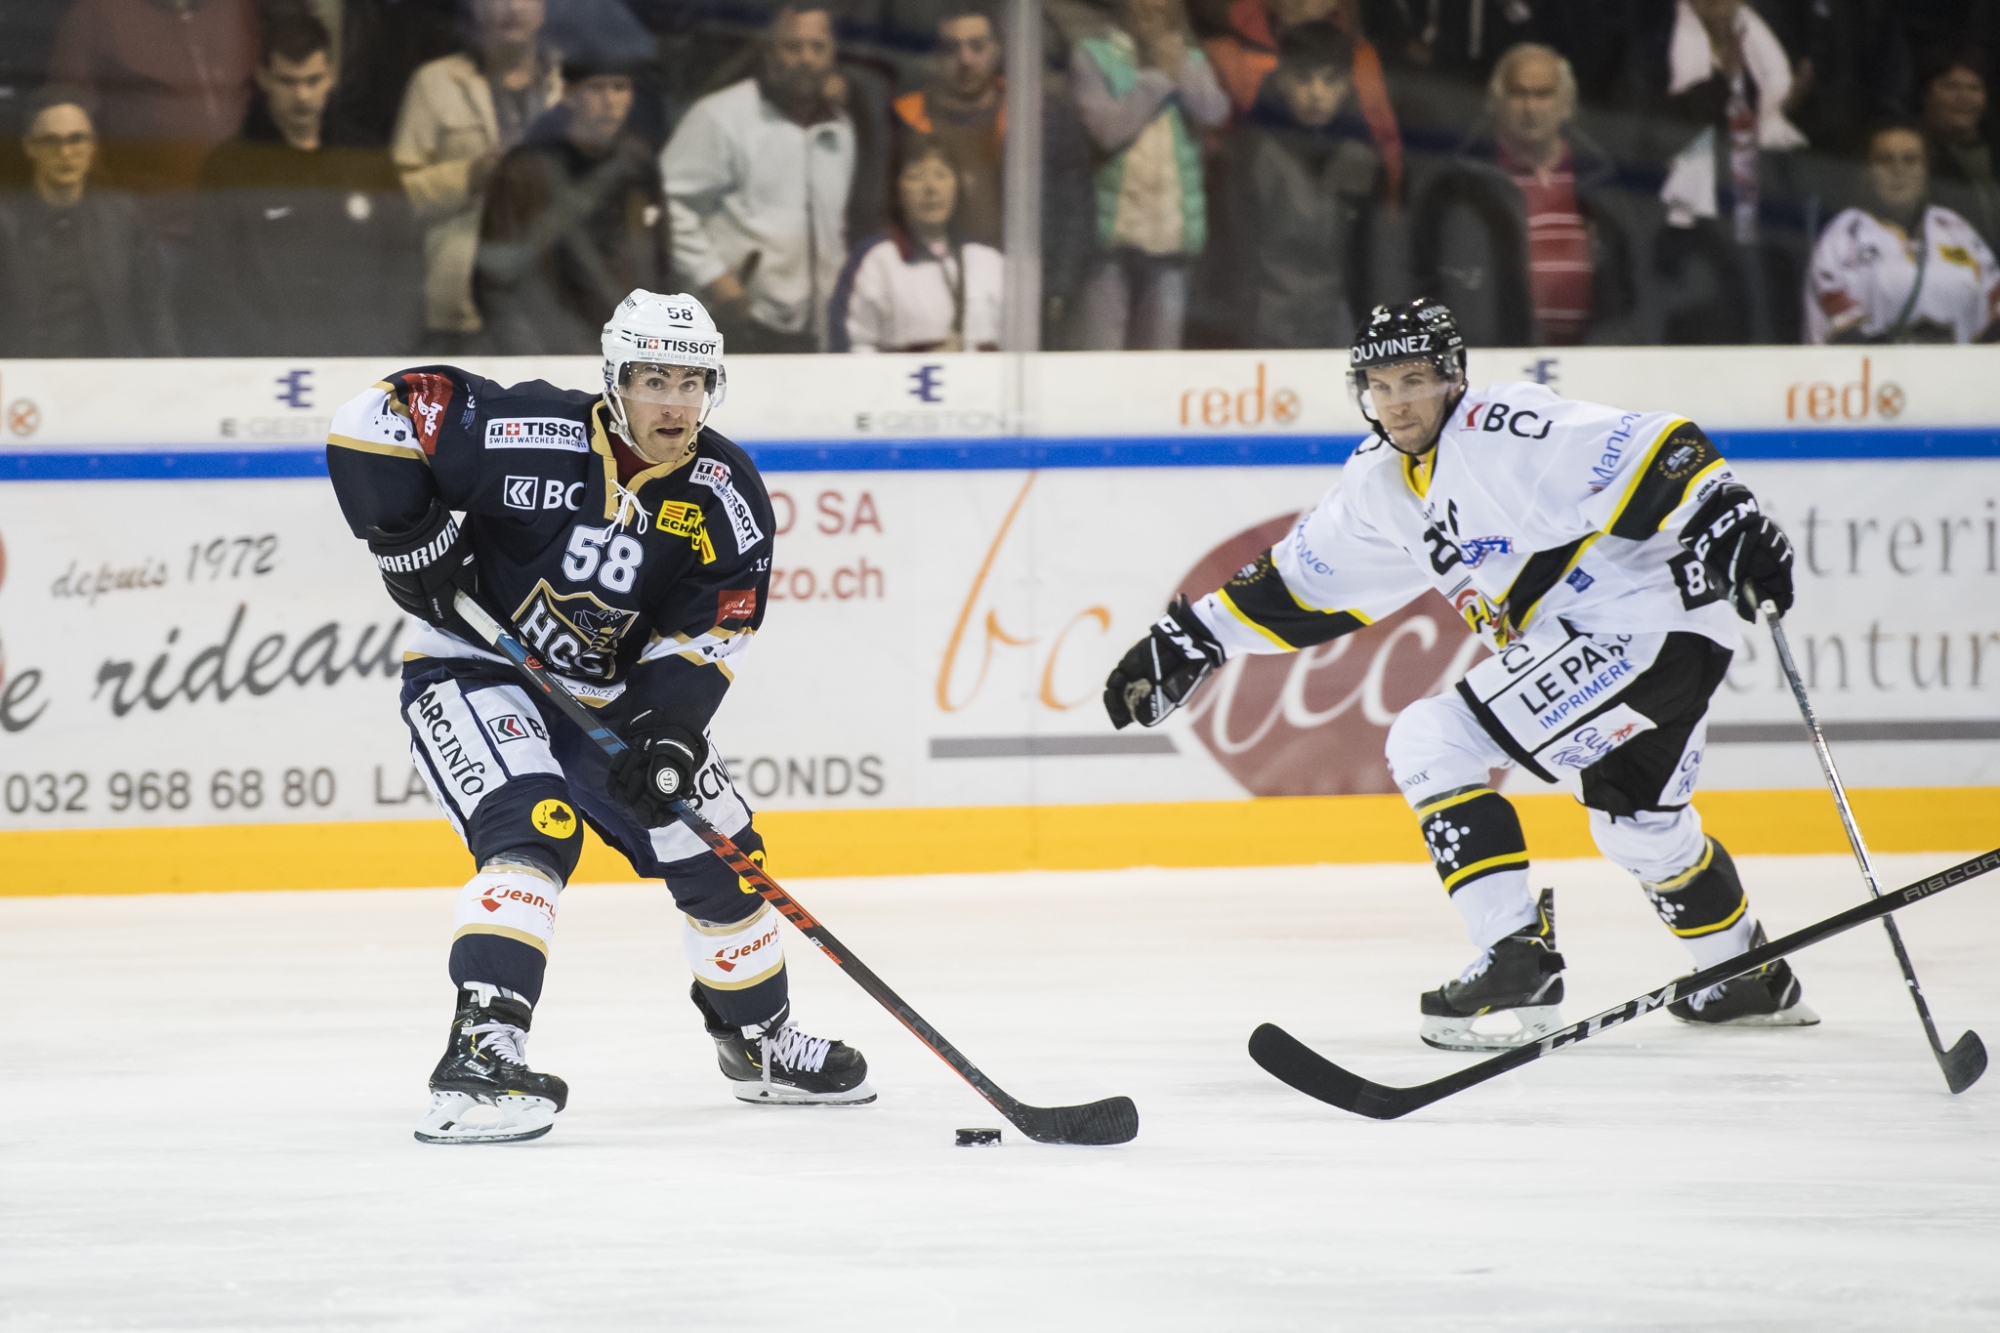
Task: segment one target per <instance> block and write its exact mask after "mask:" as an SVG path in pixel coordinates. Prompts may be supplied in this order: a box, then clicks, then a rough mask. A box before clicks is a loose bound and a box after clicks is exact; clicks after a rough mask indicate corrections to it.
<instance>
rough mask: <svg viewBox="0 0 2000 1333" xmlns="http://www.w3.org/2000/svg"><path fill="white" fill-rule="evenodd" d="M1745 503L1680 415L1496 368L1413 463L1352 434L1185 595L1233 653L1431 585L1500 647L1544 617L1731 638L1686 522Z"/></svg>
mask: <svg viewBox="0 0 2000 1333" xmlns="http://www.w3.org/2000/svg"><path fill="white" fill-rule="evenodd" d="M1755 503H1756V502H1755V500H1754V498H1753V497H1751V495H1750V493H1749V491H1748V490H1747V489H1746V488H1745V487H1744V486H1743V485H1742V483H1741V482H1739V481H1738V480H1737V479H1736V477H1735V476H1734V474H1733V473H1732V472H1731V471H1730V469H1729V465H1728V463H1727V462H1725V461H1724V459H1723V458H1722V456H1721V454H1720V453H1719V452H1718V451H1717V450H1716V447H1715V445H1714V444H1713V443H1712V442H1711V441H1710V440H1709V438H1708V437H1707V436H1706V435H1704V434H1703V433H1702V431H1701V429H1700V428H1699V427H1697V426H1696V425H1695V424H1694V423H1693V422H1691V421H1689V420H1688V419H1687V418H1685V417H1677V416H1673V415H1671V414H1669V413H1663V412H1625V411H1620V410H1619V409H1617V408H1615V407H1604V406H1600V405H1599V404H1596V403H1583V402H1574V401H1571V400H1567V399H1564V398H1560V397H1558V396H1557V395H1556V394H1554V393H1552V392H1551V391H1550V390H1548V389H1547V388H1545V387H1543V386H1542V385H1539V384H1527V383H1510V382H1503V383H1498V384H1492V385H1488V386H1487V387H1486V388H1485V389H1483V390H1480V391H1477V392H1468V393H1467V394H1466V395H1465V397H1464V398H1463V399H1461V400H1460V401H1459V404H1458V406H1457V407H1456V408H1455V409H1454V410H1453V412H1452V414H1451V418H1450V420H1449V421H1448V422H1447V424H1446V425H1445V428H1444V431H1443V433H1442V434H1441V436H1440V437H1439V439H1438V443H1437V448H1436V449H1435V451H1433V452H1432V453H1431V454H1430V455H1429V456H1428V457H1427V458H1426V459H1425V460H1423V461H1422V462H1419V461H1418V460H1416V459H1413V458H1410V457H1408V456H1407V455H1404V454H1402V453H1399V452H1397V451H1396V450H1395V449H1393V448H1391V447H1390V446H1389V445H1388V444H1387V443H1386V442H1384V441H1382V440H1381V439H1379V438H1378V439H1375V440H1371V441H1370V442H1368V443H1366V444H1364V445H1362V446H1361V448H1360V449H1358V450H1357V451H1356V452H1355V454H1354V456H1353V458H1351V459H1350V460H1349V461H1348V463H1347V466H1346V467H1345V468H1344V469H1343V470H1342V472H1341V477H1340V480H1339V481H1338V482H1337V483H1336V484H1335V485H1334V487H1333V488H1332V489H1331V490H1329V491H1328V492H1327V493H1326V495H1325V496H1324V497H1323V498H1322V499H1321V500H1320V502H1319V505H1318V507H1316V508H1315V509H1313V510H1312V511H1311V512H1310V513H1308V514H1306V515H1304V516H1303V517H1302V518H1301V519H1300V520H1299V522H1298V524H1297V525H1296V526H1295V527H1293V529H1292V531H1291V534H1290V536H1288V537H1287V538H1286V539H1285V540H1284V541H1283V542H1280V543H1279V544H1278V545H1276V546H1274V547H1272V548H1271V549H1270V550H1269V551H1267V552H1265V553H1264V554H1263V555H1261V556H1259V557H1258V558H1257V560H1256V561H1254V562H1253V563H1251V564H1250V565H1247V566H1245V567H1244V568H1243V569H1242V570H1240V571H1238V572H1237V574H1236V575H1235V577H1233V578H1232V579H1231V580H1230V581H1229V582H1228V583H1227V584H1225V585H1224V586H1223V587H1222V588H1220V589H1218V590H1217V591H1216V592H1213V593H1210V594H1209V595H1208V596H1206V597H1204V598H1202V599H1201V600H1200V601H1199V602H1197V603H1196V604H1195V607H1194V610H1195V614H1197V615H1198V616H1200V617H1201V619H1202V622H1203V623H1204V624H1206V625H1207V626H1208V627H1209V629H1210V630H1211V631H1213V632H1214V634H1215V636H1216V637H1217V638H1218V639H1219V640H1220V641H1221V642H1222V644H1223V646H1224V648H1225V649H1226V650H1227V651H1228V653H1229V654H1230V655H1231V656H1234V655H1236V654H1237V653H1244V652H1250V653H1273V652H1288V651H1292V650H1294V649H1298V648H1302V647H1305V646H1306V645H1308V644H1314V643H1324V642H1326V641H1327V640H1329V639H1332V638H1335V637H1337V636H1339V635H1341V634H1345V633H1349V632H1351V631H1353V630H1356V629H1359V628H1361V627H1362V626H1364V625H1367V624H1370V623H1372V622H1374V621H1375V620H1378V619H1380V618H1381V617H1383V616H1386V615H1388V614H1390V613H1391V612H1393V611H1395V610H1397V609H1398V608H1399V607H1401V606H1403V605H1405V604H1406V603H1408V602H1409V601H1411V600H1412V599H1414V598H1415V597H1417V596H1418V595H1419V594H1421V593H1422V592H1423V591H1424V589H1426V588H1435V589H1437V591H1438V592H1440V593H1442V594H1443V595H1444V597H1445V599H1446V600H1447V601H1449V602H1451V603H1452V605H1453V606H1454V607H1455V608H1457V610H1458V611H1459V613H1460V614H1461V615H1463V616H1464V617H1465V619H1466V623H1467V624H1469V625H1471V626H1472V628H1473V629H1474V630H1475V631H1477V632H1479V633H1481V634H1483V635H1485V636H1486V638H1487V639H1488V641H1489V642H1490V643H1492V644H1493V646H1494V648H1495V649H1496V651H1497V650H1499V649H1502V648H1505V647H1506V646H1507V645H1508V644H1510V643H1512V642H1514V641H1515V640H1516V639H1518V638H1520V637H1521V636H1523V635H1524V634H1526V633H1528V632H1529V631H1530V630H1531V629H1533V628H1535V627H1536V626H1538V625H1542V624H1549V623H1552V622H1553V621H1555V620H1557V619H1560V620H1563V621H1567V622H1569V624H1570V625H1572V626H1573V627H1575V628H1576V629H1577V630H1579V631H1581V632H1584V633H1604V634H1639V633H1647V632H1656V631H1671V630H1688V631H1693V632H1696V633H1700V634H1703V635H1706V636H1707V637H1709V638H1710V639H1713V640H1714V641H1715V642H1717V643H1719V644H1721V645H1722V646H1723V647H1725V648H1729V649H1732V650H1733V649H1734V648H1735V647H1736V646H1737V644H1738V642H1739V640H1738V637H1737V624H1738V622H1737V619H1736V615H1735V612H1734V611H1733V610H1732V609H1731V608H1730V605H1729V603H1728V601H1727V600H1726V596H1725V594H1726V590H1725V589H1723V588H1720V587H1718V586H1716V585H1715V583H1714V582H1713V581H1712V580H1711V579H1710V578H1709V577H1708V571H1707V570H1706V568H1705V567H1704V566H1703V565H1702V563H1701V561H1700V560H1699V559H1698V558H1697V557H1696V556H1695V554H1694V553H1693V552H1692V551H1691V550H1690V549H1689V548H1688V546H1686V545H1684V544H1683V542H1682V535H1683V534H1684V533H1685V534H1687V535H1688V538H1689V540H1690V541H1692V540H1694V538H1695V536H1696V534H1697V533H1698V531H1699V530H1700V529H1702V528H1703V527H1705V526H1706V525H1708V524H1709V523H1711V522H1713V521H1714V520H1715V519H1716V518H1717V517H1719V516H1720V515H1722V514H1726V513H1727V512H1728V511H1730V510H1731V509H1733V508H1734V507H1736V506H1737V505H1740V504H1749V505H1753V506H1754V505H1755Z"/></svg>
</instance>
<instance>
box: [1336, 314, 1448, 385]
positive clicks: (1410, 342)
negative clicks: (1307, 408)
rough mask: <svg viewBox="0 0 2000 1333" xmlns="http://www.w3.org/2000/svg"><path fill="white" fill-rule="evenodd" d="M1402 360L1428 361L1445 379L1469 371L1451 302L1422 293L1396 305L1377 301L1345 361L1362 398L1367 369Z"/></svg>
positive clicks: (1366, 383)
mask: <svg viewBox="0 0 2000 1333" xmlns="http://www.w3.org/2000/svg"><path fill="white" fill-rule="evenodd" d="M1398 361H1428V362H1430V363H1431V364H1432V365H1434V366H1436V367H1437V369H1438V374H1440V375H1442V376H1444V377H1445V378H1446V379H1451V378H1453V377H1454V375H1460V376H1462V375H1464V374H1465V339H1464V338H1463V337H1461V336H1460V335H1459V332H1458V321H1457V320H1456V319H1454V318H1453V317H1452V313H1451V307H1450V306H1448V305H1446V304H1445V303H1444V302H1442V301H1433V300H1430V299H1429V298H1428V297H1419V298H1418V299H1416V300H1414V301H1405V302H1402V303H1401V304H1398V305H1378V306H1376V307H1375V309H1374V310H1372V311H1370V312H1369V315H1368V323H1367V324H1366V325H1364V326H1363V327H1362V329H1361V332H1360V333H1358V334H1356V335H1355V337H1354V346H1353V347H1351V348H1349V349H1348V353H1347V365H1348V371H1349V373H1350V375H1352V377H1353V381H1354V392H1355V394H1356V396H1357V397H1360V398H1361V399H1362V400H1363V401H1364V402H1365V401H1366V400H1367V394H1368V371H1369V370H1370V369H1372V368H1373V367H1376V366H1387V365H1394V364H1395V363H1396V362H1398Z"/></svg>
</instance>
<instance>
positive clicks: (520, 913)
mask: <svg viewBox="0 0 2000 1333" xmlns="http://www.w3.org/2000/svg"><path fill="white" fill-rule="evenodd" d="M559 894H560V890H559V889H558V887H557V886H556V885H555V884H554V883H553V882H551V881H550V880H549V879H547V878H546V877H545V876H544V875H543V874H541V873H539V872H538V871H536V870H534V869H531V868H530V867H528V866H525V865H517V864H512V863H492V862H489V863H488V865H487V867H486V868H485V869H483V870H481V871H480V872H479V873H478V874H476V875H474V876H473V877H472V878H471V879H470V880H468V881H467V882H466V885H465V887H464V888H463V889H460V890H459V893H458V910H457V913H456V915H455V916H454V918H453V920H452V926H453V931H452V937H451V980H452V984H453V985H454V986H459V987H463V986H465V985H466V984H468V983H484V984H486V985H489V986H499V987H501V988H502V989H504V990H510V991H514V992H516V993H517V994H519V995H521V996H522V997H524V998H525V999H526V1000H527V1002H528V1003H529V1004H530V1005H533V1004H535V1003H537V1002H538V1001H540V999H541V997H542V974H543V972H544V970H545V969H546V968H547V967H548V961H549V939H550V937H551V936H553V935H554V934H555V929H556V900H557V898H558V896H559Z"/></svg>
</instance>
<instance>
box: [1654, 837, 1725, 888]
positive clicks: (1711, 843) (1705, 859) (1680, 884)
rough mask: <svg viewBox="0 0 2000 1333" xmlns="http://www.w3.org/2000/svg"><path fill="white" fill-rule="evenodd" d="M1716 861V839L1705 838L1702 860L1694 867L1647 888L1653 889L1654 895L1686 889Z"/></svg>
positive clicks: (1703, 840)
mask: <svg viewBox="0 0 2000 1333" xmlns="http://www.w3.org/2000/svg"><path fill="white" fill-rule="evenodd" d="M1714 860H1715V839H1713V838H1703V839H1702V847H1701V860H1699V861H1696V862H1695V863H1694V864H1693V865H1691V866H1689V867H1688V868H1687V869H1686V870H1683V871H1681V873H1680V874H1678V875H1675V876H1674V877H1673V878H1671V879H1663V880H1661V881H1660V882H1659V883H1657V884H1648V885H1647V886H1646V887H1647V888H1649V889H1651V890H1652V891H1653V892H1654V893H1672V892H1673V891H1674V890H1676V889H1684V888H1686V887H1687V886H1688V884H1689V883H1690V882H1691V881H1692V880H1693V879H1694V877H1695V876H1696V875H1699V874H1700V873H1701V872H1702V871H1704V870H1706V869H1708V867H1709V865H1710V864H1711V863H1712V862H1713V861H1714Z"/></svg>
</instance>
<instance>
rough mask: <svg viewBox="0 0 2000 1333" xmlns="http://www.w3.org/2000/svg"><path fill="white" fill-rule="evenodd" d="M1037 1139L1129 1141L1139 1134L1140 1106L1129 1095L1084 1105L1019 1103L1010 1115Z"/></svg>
mask: <svg viewBox="0 0 2000 1333" xmlns="http://www.w3.org/2000/svg"><path fill="white" fill-rule="evenodd" d="M1007 1118H1008V1119H1009V1120H1012V1121H1013V1122H1014V1128H1016V1129H1018V1130H1020V1131H1021V1132H1022V1133H1023V1134H1026V1135H1027V1136H1028V1137H1029V1138H1031V1139H1033V1140H1034V1141H1035V1142H1037V1143H1084V1144H1099V1145H1101V1144H1110V1143H1130V1142H1131V1141H1132V1140H1133V1139H1135V1138H1137V1137H1138V1136H1139V1108H1138V1107H1136V1106H1134V1105H1133V1104H1132V1099H1131V1098H1130V1097H1106V1098H1105V1099H1104V1100H1103V1101H1101V1102H1087V1103H1085V1104H1084V1105H1082V1106H1020V1107H1016V1108H1015V1109H1014V1111H1013V1112H1011V1113H1010V1114H1009V1115H1008V1117H1007Z"/></svg>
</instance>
